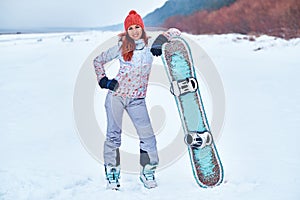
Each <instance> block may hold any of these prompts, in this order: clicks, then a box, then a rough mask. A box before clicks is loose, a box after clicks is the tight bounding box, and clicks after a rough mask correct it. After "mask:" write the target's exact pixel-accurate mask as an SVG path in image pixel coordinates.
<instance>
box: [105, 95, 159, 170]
mask: <svg viewBox="0 0 300 200" xmlns="http://www.w3.org/2000/svg"><path fill="white" fill-rule="evenodd" d="M105 109H106V114H107V132H106V140H105V142H104V164H105V165H111V166H119V165H120V153H119V147H120V146H121V133H122V118H123V113H124V110H126V112H127V113H128V115H129V117H130V119H131V121H132V122H133V124H134V126H135V128H136V131H137V134H138V136H139V139H140V164H141V165H142V166H145V165H146V164H158V161H159V159H158V152H157V147H156V138H155V135H154V132H153V129H152V126H151V122H150V118H149V115H148V111H147V107H146V103H145V99H144V98H139V99H133V98H123V97H120V96H113V95H112V92H110V91H109V92H108V94H107V96H106V100H105Z"/></svg>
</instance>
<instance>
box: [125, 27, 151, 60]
mask: <svg viewBox="0 0 300 200" xmlns="http://www.w3.org/2000/svg"><path fill="white" fill-rule="evenodd" d="M119 37H120V41H122V46H121V47H120V49H121V52H122V56H123V59H124V60H125V61H131V59H132V56H133V51H134V50H135V47H136V45H135V42H134V40H133V39H132V38H131V37H129V35H128V33H127V31H126V32H124V33H120V34H119ZM141 39H143V40H144V42H145V45H147V44H148V39H149V37H148V36H147V35H146V32H145V31H144V29H143V33H142V37H141Z"/></svg>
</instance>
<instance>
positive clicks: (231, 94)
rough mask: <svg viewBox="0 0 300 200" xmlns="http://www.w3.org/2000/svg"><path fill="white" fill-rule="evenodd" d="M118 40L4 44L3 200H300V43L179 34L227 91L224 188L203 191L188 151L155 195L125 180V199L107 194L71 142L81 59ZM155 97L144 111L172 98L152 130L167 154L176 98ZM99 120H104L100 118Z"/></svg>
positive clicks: (90, 161) (60, 36) (46, 38)
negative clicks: (215, 72)
mask: <svg viewBox="0 0 300 200" xmlns="http://www.w3.org/2000/svg"><path fill="white" fill-rule="evenodd" d="M116 34H117V33H116V32H100V31H90V32H71V33H51V34H50V33H48V34H47V33H44V34H19V35H0V55H1V56H0V69H1V73H0V95H1V98H0V110H1V115H0V181H1V182H0V199H1V200H12V199H18V200H22V199H30V200H35V199H55V200H57V199H76V200H77V199H91V200H92V199H114V200H117V199H121V200H123V199H153V200H155V199H208V200H209V199H231V200H233V199H295V200H296V199H299V197H300V192H299V189H298V187H299V185H300V173H299V169H300V160H299V159H298V155H299V154H300V149H299V147H298V141H299V139H300V136H299V133H298V130H299V129H300V115H299V113H300V106H299V102H300V88H299V83H300V81H299V79H298V74H299V72H300V69H299V66H300V60H299V52H300V39H293V40H289V41H286V40H282V39H278V38H274V37H269V36H260V37H254V39H255V41H250V40H249V37H248V36H243V35H238V34H228V35H198V36H195V35H188V34H185V36H187V37H189V38H190V39H192V40H194V41H195V42H197V43H198V44H199V45H200V46H201V47H202V48H203V49H204V50H205V51H206V53H207V54H208V55H209V57H210V58H211V59H212V61H213V62H214V64H215V66H216V67H217V70H218V73H219V74H220V77H221V79H222V82H223V86H224V89H225V95H226V118H225V124H224V127H223V129H222V137H221V138H220V139H219V140H218V141H217V148H218V151H219V153H220V156H221V159H222V162H223V165H224V170H225V179H224V183H223V184H221V185H220V186H218V187H215V188H213V189H201V188H199V187H198V186H197V184H196V182H195V180H194V179H193V176H192V171H191V166H190V163H189V158H188V154H187V152H186V151H184V152H182V154H181V155H180V156H178V158H176V159H175V160H174V161H173V162H172V163H170V164H169V165H165V166H164V167H163V168H161V169H160V170H159V171H158V172H157V182H158V185H159V187H158V188H155V189H152V190H147V189H145V188H144V187H143V186H142V184H141V183H140V181H139V179H138V175H137V174H136V173H126V172H122V173H121V187H122V190H121V191H120V192H115V191H109V190H106V189H105V184H106V183H105V178H104V169H103V166H102V163H101V162H98V160H97V159H94V158H93V156H91V155H90V154H89V153H88V152H87V151H86V147H84V146H83V144H82V141H81V138H80V137H79V135H78V133H77V129H76V127H75V121H74V110H73V96H74V88H75V84H76V79H77V76H78V74H79V73H80V69H81V67H82V65H83V63H84V62H85V60H86V59H87V57H88V56H89V55H90V54H91V52H93V51H94V49H95V48H97V47H98V46H99V44H101V43H102V42H104V41H106V40H108V39H109V38H111V37H112V36H115V35H116ZM158 60H159V59H156V62H158ZM95 84H96V81H95ZM155 87H157V90H162V91H164V89H163V88H162V87H161V88H159V85H156V86H154V85H153V86H152V90H151V88H149V90H150V91H152V93H154V95H149V97H148V99H147V101H148V102H149V107H153V106H155V105H157V104H159V102H160V100H161V99H162V97H164V99H167V100H165V101H169V100H168V98H170V101H169V103H168V104H166V106H169V107H168V111H169V112H168V113H167V112H164V114H165V118H166V119H165V121H164V123H162V124H161V125H159V126H162V127H163V128H162V129H159V130H157V131H159V132H160V133H159V135H158V143H159V145H160V146H159V148H164V147H165V146H168V145H169V143H168V141H165V140H166V139H167V138H169V137H173V136H169V135H168V134H170V132H171V131H170V130H174V132H176V131H177V130H178V127H177V126H170V123H171V122H170V118H171V117H174V116H175V117H174V118H176V116H178V114H177V110H176V108H175V107H174V105H175V104H174V100H173V99H172V97H171V96H170V95H169V94H167V92H165V94H161V95H160V96H159V95H155V92H154V90H153V89H155ZM165 91H167V90H166V89H165ZM97 92H98V93H97ZM95 93H96V95H95V99H97V98H99V95H105V91H102V90H100V89H97V90H96V92H95ZM160 93H161V92H160ZM100 99H101V98H100ZM100 99H99V101H100ZM208 99H209V98H208ZM165 101H162V104H164V103H165ZM100 107H101V104H98V107H97V105H95V109H97V110H100ZM156 108H160V107H156ZM101 109H103V108H101ZM154 111H155V110H154ZM97 112H98V111H97ZM97 112H96V111H95V113H97ZM208 114H209V115H210V114H211V113H210V112H208ZM154 115H155V113H154ZM155 116H156V115H155ZM209 117H210V116H209ZM97 118H98V119H99V118H100V119H102V118H103V111H102V110H101V112H99V113H98V114H97ZM152 120H156V119H152ZM100 121H101V120H100ZM155 123H158V124H160V122H159V120H156V121H155ZM103 126H105V125H103ZM101 129H102V128H101ZM104 130H105V128H103V129H102V132H103V131H104ZM129 130H130V129H129ZM124 135H125V137H129V135H126V134H124ZM131 140H133V141H132V142H130V141H129V140H126V138H125V140H124V141H123V144H122V148H123V149H124V151H125V150H126V149H127V148H128V149H129V150H128V151H129V152H131V153H134V152H136V153H137V151H138V147H137V146H134V145H137V144H136V143H137V141H136V139H135V140H134V139H132V138H131ZM127 141H129V142H128V143H126V142H127ZM99 142H101V141H99ZM131 145H132V146H133V147H132V146H131ZM123 162H125V161H123ZM163 162H164V161H163V160H162V163H163Z"/></svg>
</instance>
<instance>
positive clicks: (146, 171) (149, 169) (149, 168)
mask: <svg viewBox="0 0 300 200" xmlns="http://www.w3.org/2000/svg"><path fill="white" fill-rule="evenodd" d="M156 167H157V165H152V164H147V165H145V166H144V167H143V168H142V169H141V174H140V180H141V181H142V183H143V184H144V186H145V187H146V188H148V189H151V188H155V187H157V183H156V181H155V177H154V173H155V170H156Z"/></svg>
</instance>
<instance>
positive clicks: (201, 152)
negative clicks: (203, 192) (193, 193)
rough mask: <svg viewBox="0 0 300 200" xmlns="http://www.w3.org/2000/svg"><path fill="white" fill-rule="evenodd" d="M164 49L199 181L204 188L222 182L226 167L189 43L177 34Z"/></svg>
mask: <svg viewBox="0 0 300 200" xmlns="http://www.w3.org/2000/svg"><path fill="white" fill-rule="evenodd" d="M162 52H163V54H162V60H163V63H164V67H165V70H166V72H167V76H168V78H169V81H170V83H171V88H170V91H171V93H172V94H173V95H174V98H175V101H176V104H177V108H178V111H179V115H180V118H181V122H182V127H183V130H184V133H185V142H186V144H187V146H188V151H189V156H190V160H191V165H192V170H193V174H194V177H195V179H196V182H197V183H198V184H199V186H201V187H204V188H207V187H214V186H216V185H219V184H220V183H221V182H222V180H223V167H222V163H221V160H220V158H219V155H218V152H217V149H216V146H215V143H214V140H213V136H212V134H211V132H210V128H209V124H208V121H207V117H206V114H205V110H204V106H203V102H202V99H201V95H200V90H199V86H198V82H197V79H196V73H195V68H194V64H193V60H192V55H191V51H190V48H189V45H188V44H187V42H186V41H185V40H184V39H183V38H181V37H176V38H173V39H171V41H169V42H168V43H166V44H164V45H163V49H162Z"/></svg>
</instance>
